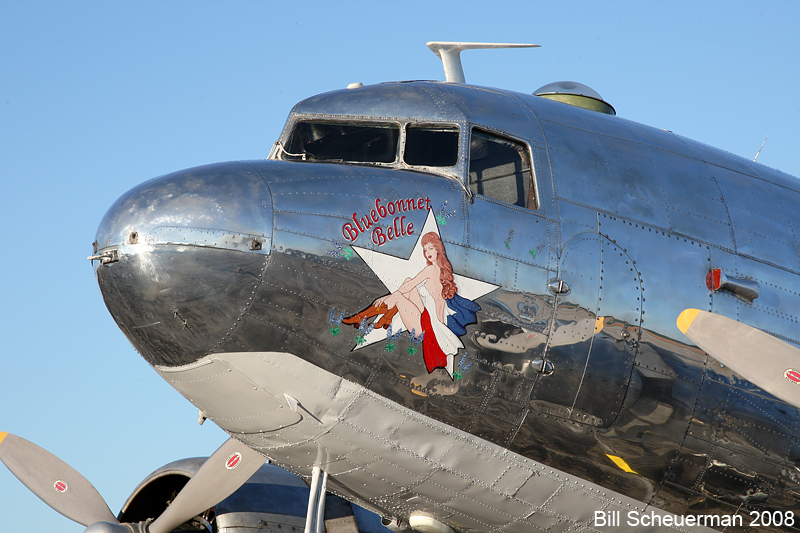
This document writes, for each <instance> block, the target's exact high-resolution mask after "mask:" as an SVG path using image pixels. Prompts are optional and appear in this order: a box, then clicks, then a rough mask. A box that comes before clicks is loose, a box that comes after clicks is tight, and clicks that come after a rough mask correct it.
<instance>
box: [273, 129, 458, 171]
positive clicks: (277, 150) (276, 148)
mask: <svg viewBox="0 0 800 533" xmlns="http://www.w3.org/2000/svg"><path fill="white" fill-rule="evenodd" d="M301 122H326V123H331V124H342V125H354V124H355V125H359V124H362V125H365V126H369V125H376V124H391V125H393V126H398V127H399V128H400V134H399V138H398V147H397V153H396V157H395V160H394V161H393V162H391V163H369V162H353V161H341V160H322V161H312V160H305V161H303V162H304V163H328V164H344V165H354V166H366V167H381V168H392V169H398V170H410V171H413V172H424V173H428V174H435V175H439V176H443V177H446V178H450V179H454V180H456V181H458V182H459V183H463V181H464V174H465V169H464V167H465V149H466V148H465V147H466V146H468V145H467V144H466V143H465V141H464V139H465V132H466V131H468V129H467V124H466V122H459V121H453V120H448V121H435V120H434V121H432V120H430V119H424V120H422V119H398V118H396V117H365V116H346V115H317V114H311V115H309V114H302V115H301V114H298V115H294V116H291V117H290V119H289V120H288V121H287V123H286V125H285V126H284V129H283V131H282V132H281V136H280V139H279V140H278V141H276V142H275V144H274V145H273V147H272V149H271V150H270V154H269V159H276V160H281V161H297V159H294V158H296V157H300V156H301V154H292V153H291V152H289V151H287V144H288V142H289V139H290V137H291V135H292V132H294V130H295V127H296V126H297V124H299V123H301ZM409 126H414V127H416V126H423V127H424V126H431V127H442V128H445V129H448V128H453V129H457V131H458V143H457V146H458V153H457V155H456V163H455V165H453V166H442V167H436V166H426V165H409V164H407V163H406V162H405V145H406V135H407V128H408V127H409ZM286 156H290V157H286Z"/></svg>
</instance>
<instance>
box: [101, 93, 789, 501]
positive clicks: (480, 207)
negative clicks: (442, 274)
mask: <svg viewBox="0 0 800 533" xmlns="http://www.w3.org/2000/svg"><path fill="white" fill-rule="evenodd" d="M308 117H315V118H318V119H323V120H324V119H329V120H333V119H335V120H339V121H354V122H357V121H366V120H383V121H394V122H397V123H399V124H408V123H439V122H441V123H447V124H456V125H457V126H458V127H459V129H460V131H461V137H460V138H461V141H460V156H459V159H458V163H457V164H456V165H455V166H453V167H449V168H446V169H429V171H428V172H421V171H420V170H419V169H413V168H409V167H408V166H407V165H403V164H401V163H399V162H398V163H396V164H387V165H383V166H353V165H344V164H325V163H303V162H287V161H280V160H279V159H281V157H282V155H281V150H280V149H274V150H273V153H272V155H271V160H266V161H252V162H238V163H224V164H217V165H210V166H207V167H199V168H195V169H190V170H186V171H182V172H178V173H174V174H169V175H166V176H163V177H161V178H157V179H155V180H151V181H149V182H146V183H144V184H142V185H140V186H139V187H137V188H136V189H133V190H132V191H130V192H129V193H126V195H124V196H123V197H122V198H120V200H119V201H118V202H117V203H116V204H115V205H114V206H113V207H112V208H111V209H110V210H109V212H108V214H107V215H106V217H105V219H104V220H103V222H102V223H101V226H100V228H99V230H98V234H97V247H98V252H99V253H101V254H102V253H103V252H109V251H110V250H114V251H115V256H114V257H113V260H111V259H112V258H111V255H108V256H107V258H109V259H110V260H109V261H107V262H106V263H104V264H100V263H99V262H98V267H97V275H98V280H99V283H100V287H101V290H102V293H103V297H104V299H105V301H106V305H107V306H108V308H109V310H110V311H111V313H112V315H113V316H114V318H115V320H116V321H117V323H118V324H119V326H120V328H121V329H122V330H123V332H124V333H125V334H126V335H127V336H128V338H129V339H130V340H131V342H132V343H133V344H134V346H135V347H136V348H137V350H138V351H139V352H140V353H141V355H142V356H143V357H144V358H145V359H146V360H147V361H148V362H149V363H150V364H152V365H154V366H155V367H157V368H158V369H159V371H160V372H162V375H165V374H164V372H165V371H166V370H168V369H170V368H182V367H185V366H186V365H192V364H194V363H195V362H196V361H198V360H200V359H202V358H207V357H210V356H211V355H212V354H224V353H232V352H279V353H286V354H293V356H295V357H298V358H300V359H302V361H304V362H305V363H310V364H312V365H314V366H315V367H318V368H319V369H322V370H324V371H325V372H328V373H330V374H331V375H334V376H338V377H340V378H343V379H344V380H347V381H348V382H351V383H354V384H356V385H358V386H360V387H363V388H364V389H365V390H368V391H370V392H371V393H374V394H375V395H377V396H379V397H381V398H384V399H385V400H387V401H391V402H394V403H395V404H397V405H399V406H401V407H403V408H405V409H408V410H411V411H413V412H416V413H419V414H420V415H423V416H425V417H429V418H430V419H433V420H435V421H438V422H439V423H444V424H446V425H448V426H450V427H452V428H455V429H457V430H459V431H463V432H466V433H468V434H471V435H473V436H474V438H475V439H477V440H478V442H482V441H481V440H480V439H482V440H483V441H486V442H488V443H491V444H492V445H494V446H499V447H501V448H505V449H507V450H508V451H509V452H512V453H513V454H518V456H521V457H524V458H526V459H529V460H532V461H536V462H538V463H541V464H543V465H547V466H549V467H552V468H554V469H557V470H559V471H561V472H566V473H568V474H570V475H572V476H576V477H579V478H582V479H586V480H588V481H591V482H593V483H596V484H598V485H599V486H602V487H605V488H607V489H610V490H613V491H615V492H616V493H618V494H623V495H625V496H628V497H631V498H634V499H636V500H639V501H643V502H645V503H648V504H652V505H654V506H656V507H658V508H661V509H665V510H667V511H670V512H673V513H677V514H685V513H698V512H701V511H702V512H707V513H721V514H725V513H728V514H732V513H736V512H737V511H738V512H741V513H746V512H747V511H748V510H750V509H770V510H787V509H793V508H794V507H795V506H796V505H797V494H798V491H800V486H799V483H800V472H798V469H797V457H798V451H800V450H798V439H797V437H796V436H795V434H796V430H795V428H796V426H797V422H798V411H797V409H795V408H794V407H791V406H789V405H787V404H785V403H783V402H781V401H779V400H777V399H775V398H774V397H772V396H770V395H769V394H767V393H765V392H764V391H762V390H761V389H759V388H758V387H756V386H754V385H752V384H751V383H749V382H747V381H745V380H743V379H742V378H741V377H740V376H738V375H736V374H734V373H733V372H731V371H730V370H729V369H727V368H725V367H723V366H722V365H721V364H719V363H718V362H716V361H715V360H713V359H710V358H709V357H707V356H706V354H705V353H703V352H702V351H701V350H699V349H698V348H696V347H694V346H693V345H692V344H691V343H690V341H688V339H687V338H686V337H684V336H683V335H682V334H681V333H680V331H679V330H678V328H677V327H676V325H675V320H676V318H677V316H678V315H679V314H680V312H681V311H683V310H684V309H687V308H697V309H701V310H707V311H712V312H715V313H719V314H723V315H726V316H729V317H732V318H736V319H738V320H740V321H741V322H744V323H747V324H750V325H752V326H754V327H756V328H759V329H762V330H765V331H767V332H769V333H771V334H773V335H776V336H778V337H779V338H781V339H784V340H786V341H787V342H791V343H794V344H798V341H797V336H796V331H797V321H798V315H799V314H800V313H799V312H798V308H799V307H800V295H798V293H797V286H798V284H797V280H798V274H799V273H800V253H799V248H798V244H799V243H798V239H800V224H799V223H798V219H797V213H798V212H800V181H798V180H797V179H795V178H793V177H791V176H788V175H786V174H783V173H780V172H778V171H775V170H773V169H770V168H767V167H764V166H762V165H760V164H757V163H754V162H752V161H748V160H745V159H742V158H740V157H737V156H734V155H731V154H728V153H725V152H722V151H719V150H716V149H713V148H711V147H709V146H706V145H703V144H700V143H697V142H694V141H691V140H689V139H686V138H683V137H680V136H678V135H675V134H673V133H671V132H668V131H664V130H658V129H654V128H650V127H647V126H642V125H640V124H636V123H633V122H629V121H626V120H624V119H621V118H619V117H615V116H608V115H603V114H600V113H596V112H591V111H586V110H582V109H578V108H575V107H571V106H568V105H566V104H562V103H558V102H552V101H549V100H546V99H543V98H539V97H534V96H529V95H523V94H516V93H511V92H507V91H500V90H496V89H485V88H478V87H471V86H464V85H459V84H448V83H435V82H413V83H393V84H384V85H378V86H371V87H363V88H359V89H353V90H343V91H335V92H332V93H326V94H323V95H319V96H316V97H313V98H310V99H308V100H305V101H303V102H301V103H300V104H298V105H297V106H296V107H295V109H294V110H293V111H292V113H291V114H290V116H289V120H288V121H287V125H286V128H285V129H284V131H283V133H282V134H281V139H280V142H281V143H283V145H284V146H285V144H286V141H287V139H288V136H289V134H290V132H291V129H292V127H293V125H294V124H295V122H296V121H297V120H301V119H307V118H308ZM472 127H480V128H481V129H483V130H488V131H492V132H496V133H498V134H501V135H504V136H507V137H509V138H513V139H517V140H519V141H522V142H524V143H526V144H527V145H528V146H529V148H530V152H531V155H532V159H533V160H532V163H533V171H534V174H535V186H536V195H537V198H538V208H537V209H525V208H521V207H517V206H510V205H507V204H504V203H502V202H498V201H495V200H492V199H491V198H486V197H483V196H480V195H474V196H473V195H470V194H467V192H466V189H467V186H466V181H465V180H466V179H467V171H468V167H469V160H468V158H469V137H470V131H471V128H472ZM409 199H411V200H414V201H415V202H417V203H416V204H415V207H416V206H419V205H422V204H419V203H418V201H420V200H424V201H425V202H424V203H425V204H426V205H430V207H431V209H432V210H433V211H434V213H435V214H439V215H441V220H440V223H439V227H438V229H439V232H440V235H441V239H442V241H443V242H444V243H445V247H446V250H447V257H448V259H449V260H450V262H451V263H452V266H453V271H454V272H455V273H456V274H459V275H461V276H465V277H467V278H471V279H475V280H480V281H482V282H486V283H490V284H493V285H496V286H497V287H498V288H497V289H496V290H494V291H493V292H490V293H489V294H487V295H485V296H482V297H481V298H480V299H478V300H477V303H478V304H479V305H480V307H481V310H480V311H479V312H478V321H477V323H476V324H472V325H470V326H469V327H468V328H467V333H466V335H464V336H462V341H463V344H464V346H465V348H464V349H463V350H462V351H461V352H459V354H458V356H457V357H458V358H461V357H462V355H463V354H466V358H465V359H464V360H463V361H465V362H466V361H470V362H472V363H473V364H471V365H467V364H465V365H463V366H464V367H465V368H466V370H465V371H464V372H463V376H462V377H461V379H457V380H455V381H454V382H453V383H447V382H445V381H446V380H442V381H440V382H436V381H434V382H431V383H429V384H428V385H426V386H425V387H423V388H422V389H421V390H420V388H419V387H417V386H415V383H418V382H419V380H418V381H414V378H415V377H420V376H421V377H425V376H426V375H427V372H426V370H425V367H424V363H423V361H422V359H421V357H419V356H418V355H414V354H412V353H409V351H407V348H410V347H412V343H411V340H410V339H409V338H408V336H405V337H403V338H401V339H400V340H399V341H398V342H397V350H396V351H395V350H394V349H392V350H390V349H388V348H387V345H386V343H384V342H381V343H376V344H372V345H369V346H366V347H362V348H358V349H355V348H356V342H355V340H354V338H355V336H356V334H357V331H356V330H355V329H353V328H349V327H344V326H342V328H340V329H341V330H342V331H341V333H336V334H334V331H335V330H336V326H337V324H336V320H335V318H334V317H336V316H338V315H340V314H341V313H345V314H346V315H348V316H349V315H351V314H354V313H356V312H358V311H360V310H361V309H363V308H364V307H366V306H368V305H370V304H371V303H372V302H373V300H375V299H376V298H378V297H380V296H384V295H386V294H387V292H388V291H387V289H386V287H385V286H384V284H383V283H382V282H381V280H380V279H379V278H378V276H376V274H375V272H374V271H373V270H372V269H371V268H370V267H369V265H367V264H366V263H365V261H364V260H362V259H361V257H360V256H359V255H358V254H355V253H353V251H352V248H353V247H361V248H366V249H370V250H374V251H379V252H380V253H385V254H388V255H391V256H394V257H398V258H407V257H408V256H409V254H411V251H412V249H413V247H414V246H415V243H416V240H417V236H418V232H419V230H420V229H421V228H422V227H423V224H424V223H425V220H426V215H427V213H426V211H425V210H423V209H409V210H408V211H404V212H403V213H402V215H403V216H405V217H406V218H405V219H403V220H402V221H400V225H401V227H407V225H408V224H412V225H413V228H417V233H413V232H410V233H409V232H407V233H402V232H401V235H400V236H398V237H397V238H394V239H386V240H385V241H384V242H381V239H380V236H379V237H378V238H377V239H376V238H375V235H374V228H372V229H371V230H372V231H368V230H366V229H365V231H363V232H361V233H360V234H359V235H358V236H357V237H356V238H355V239H352V236H353V233H348V232H347V231H346V230H344V229H343V228H344V227H345V225H346V224H348V223H354V222H355V221H356V219H359V217H363V216H367V217H369V216H370V213H371V211H373V210H375V209H376V206H379V205H386V202H395V201H401V200H409ZM381 202H383V204H381ZM406 206H408V204H406ZM400 214H401V213H399V212H398V216H399V215H400ZM445 215H446V216H445ZM377 218H380V217H377ZM394 218H395V217H388V216H387V217H386V220H380V221H375V224H376V226H380V227H383V228H388V227H390V226H392V224H393V223H394ZM375 219H376V217H375V215H373V220H375ZM356 224H357V222H356ZM404 225H405V226H404ZM396 227H397V226H393V230H396ZM395 235H396V232H395ZM712 269H721V270H722V272H723V273H724V274H726V275H727V276H728V277H730V278H734V279H739V280H747V281H749V282H756V283H757V287H758V296H757V297H756V298H755V299H753V300H752V301H748V300H747V299H744V298H742V297H741V296H740V295H737V294H735V293H733V292H730V291H711V290H709V288H707V285H706V276H707V274H708V273H709V272H710V271H711V270H712ZM409 274H412V273H409ZM768 356H769V354H753V357H756V358H757V357H768ZM256 388H258V387H256ZM179 390H180V389H179ZM182 392H183V391H182ZM186 394H187V398H189V399H190V400H191V401H194V402H195V403H196V404H198V405H200V406H202V405H208V401H206V403H204V401H203V399H202V398H198V397H196V396H193V397H189V396H188V393H186ZM201 394H202V393H201ZM208 395H209V397H211V398H214V402H217V403H218V404H219V402H222V401H223V400H222V399H217V398H216V397H215V396H214V393H213V392H208ZM275 397H276V394H272V396H271V398H273V399H274V398H275ZM279 399H281V398H280V397H279ZM225 401H226V402H228V403H226V404H225V408H224V409H222V410H221V411H220V412H219V413H208V412H207V413H206V414H208V415H210V416H209V417H210V418H212V419H213V420H214V421H215V422H216V423H218V424H219V425H220V426H221V427H222V428H223V429H225V430H227V431H229V432H230V433H232V434H236V435H239V436H241V437H242V438H245V439H246V438H247V437H246V436H247V435H250V436H252V435H256V434H259V433H264V432H269V431H273V430H276V429H280V428H282V427H284V426H285V425H289V424H293V423H295V422H296V416H297V414H296V413H294V414H293V413H292V412H289V410H286V409H283V411H280V412H279V411H277V410H276V409H277V407H276V408H275V409H272V410H270V409H258V408H255V407H253V402H256V403H257V402H258V401H259V400H258V399H257V398H256V397H249V396H247V397H246V395H244V394H242V397H241V398H240V399H239V400H237V399H236V398H234V399H230V398H229V399H228V400H225ZM270 401H271V400H270ZM212 403H213V402H212ZM220 405H221V404H220ZM211 410H213V407H212V409H211ZM223 411H224V412H223ZM215 415H216V416H215ZM248 442H252V441H248ZM284 464H286V465H287V466H289V467H295V468H296V469H298V470H299V471H301V473H303V471H302V468H303V467H304V465H301V464H299V463H297V464H293V463H292V458H291V454H289V455H287V456H286V458H285V459H284ZM401 466H402V465H401ZM413 486H414V483H407V484H406V485H404V487H411V488H410V489H408V491H409V493H413V492H414V489H413ZM338 488H339V490H340V491H341V492H342V493H343V494H347V495H349V496H350V497H353V498H359V499H360V501H362V502H363V503H365V504H367V505H369V506H371V507H372V508H374V509H376V510H382V511H384V512H385V514H387V515H398V514H401V513H402V512H405V511H407V509H406V508H404V507H403V506H402V505H401V504H400V503H398V502H401V500H402V498H404V497H405V496H404V495H402V494H399V493H398V495H396V496H394V497H391V498H390V497H387V496H381V497H374V498H371V497H370V496H369V491H364V490H362V491H359V487H357V486H350V485H347V484H345V483H342V484H341V485H340V486H339V487H338ZM403 501H405V500H403ZM476 513H478V515H480V513H479V511H476Z"/></svg>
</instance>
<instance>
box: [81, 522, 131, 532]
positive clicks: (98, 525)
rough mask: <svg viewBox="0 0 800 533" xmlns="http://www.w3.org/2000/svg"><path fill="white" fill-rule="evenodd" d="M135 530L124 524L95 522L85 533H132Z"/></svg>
mask: <svg viewBox="0 0 800 533" xmlns="http://www.w3.org/2000/svg"><path fill="white" fill-rule="evenodd" d="M132 532H135V530H133V529H131V528H130V527H128V526H126V525H123V524H112V523H110V522H95V523H94V524H92V525H91V526H89V527H87V528H86V531H85V533H132Z"/></svg>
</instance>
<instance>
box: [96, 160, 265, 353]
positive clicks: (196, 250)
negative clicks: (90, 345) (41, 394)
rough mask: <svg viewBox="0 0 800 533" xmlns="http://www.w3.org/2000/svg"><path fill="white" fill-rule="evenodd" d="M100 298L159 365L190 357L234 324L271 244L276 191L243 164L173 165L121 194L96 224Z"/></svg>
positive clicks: (227, 333) (221, 338)
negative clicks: (183, 167)
mask: <svg viewBox="0 0 800 533" xmlns="http://www.w3.org/2000/svg"><path fill="white" fill-rule="evenodd" d="M95 246H96V255H95V256H94V257H95V258H98V260H97V261H96V262H95V269H96V273H97V279H98V283H99V285H100V290H101V293H102V295H103V299H104V301H105V303H106V306H107V307H108V309H109V311H110V312H111V314H112V316H113V317H114V320H115V321H116V322H117V324H118V326H119V327H120V329H122V331H123V333H125V335H126V336H127V337H128V339H129V340H130V341H131V343H132V344H133V345H134V346H135V347H136V349H137V350H138V351H139V353H141V355H142V356H143V357H144V358H145V359H146V360H147V361H148V362H150V364H153V365H165V366H177V365H183V364H188V363H191V362H193V361H195V360H197V359H198V358H200V357H202V356H204V355H207V354H208V353H210V352H212V351H214V348H215V346H219V345H220V344H222V343H223V342H224V340H225V339H226V338H227V337H228V336H230V335H231V333H232V331H233V330H235V328H236V325H237V324H238V321H239V319H240V318H241V316H243V314H244V313H245V312H246V310H247V307H248V305H249V302H251V301H252V295H253V294H254V292H255V289H256V288H257V287H258V284H259V283H260V281H261V278H262V276H263V273H264V270H265V267H266V262H267V258H268V254H269V252H270V249H271V246H272V198H271V194H270V190H269V187H268V185H267V182H266V180H265V179H264V177H263V176H262V174H261V173H260V172H259V171H258V170H256V169H254V168H253V167H252V166H250V165H248V164H247V163H221V164H216V165H208V166H204V167H197V168H194V169H189V170H184V171H180V172H175V173H172V174H167V175H165V176H162V177H159V178H155V179H153V180H150V181H147V182H145V183H143V184H141V185H139V186H138V187H135V188H134V189H132V190H130V191H128V192H127V193H125V194H124V195H123V196H122V197H121V198H120V199H119V200H117V201H116V202H115V203H114V205H113V206H112V207H111V208H110V209H109V210H108V212H107V213H106V215H105V217H104V218H103V220H102V222H101V223H100V227H99V228H98V230H97V238H96V241H95Z"/></svg>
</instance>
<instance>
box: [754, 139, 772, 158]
mask: <svg viewBox="0 0 800 533" xmlns="http://www.w3.org/2000/svg"><path fill="white" fill-rule="evenodd" d="M767 139H769V135H767ZM767 139H764V142H763V143H761V148H759V149H758V153H756V156H755V157H754V158H753V161H754V162H755V160H756V159H758V156H759V154H761V149H762V148H764V145H765V144H767Z"/></svg>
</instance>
